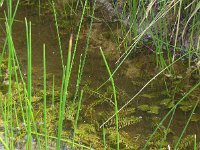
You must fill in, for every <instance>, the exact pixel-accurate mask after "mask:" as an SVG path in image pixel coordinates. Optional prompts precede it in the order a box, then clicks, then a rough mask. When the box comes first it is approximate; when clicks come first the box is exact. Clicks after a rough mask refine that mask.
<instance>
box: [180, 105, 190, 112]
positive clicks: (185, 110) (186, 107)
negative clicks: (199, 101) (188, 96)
mask: <svg viewBox="0 0 200 150" xmlns="http://www.w3.org/2000/svg"><path fill="white" fill-rule="evenodd" d="M179 108H180V109H181V110H182V111H184V112H187V111H190V110H192V108H193V106H192V105H190V106H186V105H183V106H180V107H179Z"/></svg>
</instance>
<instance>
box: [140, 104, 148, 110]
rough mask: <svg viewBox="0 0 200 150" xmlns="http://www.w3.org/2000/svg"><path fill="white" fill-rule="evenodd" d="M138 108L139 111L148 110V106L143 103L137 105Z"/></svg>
mask: <svg viewBox="0 0 200 150" xmlns="http://www.w3.org/2000/svg"><path fill="white" fill-rule="evenodd" d="M138 109H140V110H141V111H148V110H149V106H148V105H146V104H144V105H140V106H138Z"/></svg>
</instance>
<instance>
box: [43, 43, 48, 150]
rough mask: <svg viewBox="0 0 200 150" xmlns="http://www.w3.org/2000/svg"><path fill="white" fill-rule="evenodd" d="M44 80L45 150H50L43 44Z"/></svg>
mask: <svg viewBox="0 0 200 150" xmlns="http://www.w3.org/2000/svg"><path fill="white" fill-rule="evenodd" d="M43 69H44V72H43V78H44V83H43V84H44V85H43V86H44V130H45V131H44V132H45V149H46V150H47V149H48V131H47V96H46V93H47V87H46V86H47V83H46V81H47V75H46V50H45V44H43Z"/></svg>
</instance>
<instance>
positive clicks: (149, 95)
mask: <svg viewBox="0 0 200 150" xmlns="http://www.w3.org/2000/svg"><path fill="white" fill-rule="evenodd" d="M141 96H142V97H144V98H149V99H151V98H154V97H155V96H154V95H153V94H142V95H141Z"/></svg>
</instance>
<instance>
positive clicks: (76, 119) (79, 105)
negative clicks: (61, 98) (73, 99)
mask: <svg viewBox="0 0 200 150" xmlns="http://www.w3.org/2000/svg"><path fill="white" fill-rule="evenodd" d="M82 98H83V90H82V91H81V95H80V99H79V102H78V109H77V113H76V118H75V123H74V133H73V140H72V142H73V144H72V149H74V141H75V136H76V129H77V125H78V119H79V113H80V110H81V102H82Z"/></svg>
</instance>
